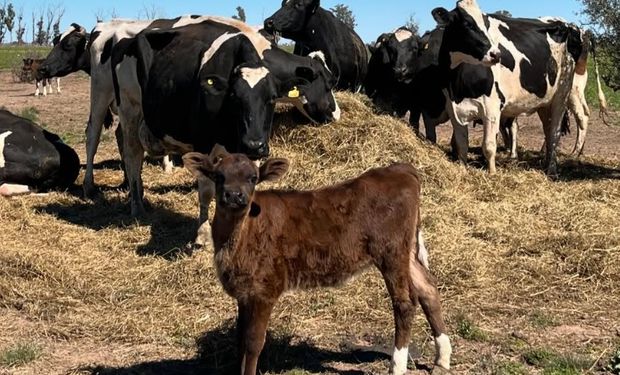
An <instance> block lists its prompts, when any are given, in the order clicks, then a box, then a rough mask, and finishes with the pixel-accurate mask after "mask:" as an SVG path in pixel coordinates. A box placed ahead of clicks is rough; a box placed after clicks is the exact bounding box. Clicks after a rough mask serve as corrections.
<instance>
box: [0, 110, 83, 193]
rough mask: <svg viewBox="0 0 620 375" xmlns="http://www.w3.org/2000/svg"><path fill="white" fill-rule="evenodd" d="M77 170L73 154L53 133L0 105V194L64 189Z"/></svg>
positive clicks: (76, 173) (77, 166)
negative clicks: (1, 107) (0, 107)
mask: <svg viewBox="0 0 620 375" xmlns="http://www.w3.org/2000/svg"><path fill="white" fill-rule="evenodd" d="M79 171H80V159H79V158H78V156H77V154H76V153H75V151H74V150H73V149H72V148H71V147H69V146H67V145H66V144H64V143H63V142H62V140H60V138H59V137H58V136H57V135H56V134H52V133H50V132H48V131H46V130H44V129H42V128H41V127H40V126H38V125H36V124H35V123H33V122H32V121H30V120H27V119H25V118H22V117H19V116H16V115H14V114H12V113H11V112H9V111H7V110H3V109H0V195H3V196H9V195H15V194H24V193H28V192H30V191H31V190H35V191H47V190H51V189H66V188H68V187H70V186H71V185H72V184H73V182H74V181H75V179H76V178H77V176H78V173H79Z"/></svg>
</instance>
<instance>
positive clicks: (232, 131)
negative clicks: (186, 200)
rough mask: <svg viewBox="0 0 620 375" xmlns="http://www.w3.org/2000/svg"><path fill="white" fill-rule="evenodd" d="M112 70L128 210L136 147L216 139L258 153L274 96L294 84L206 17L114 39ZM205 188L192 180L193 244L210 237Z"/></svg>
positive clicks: (209, 190) (187, 146) (199, 145)
mask: <svg viewBox="0 0 620 375" xmlns="http://www.w3.org/2000/svg"><path fill="white" fill-rule="evenodd" d="M269 46H270V44H269V42H266V43H265V44H264V45H263V47H264V48H260V49H259V51H264V50H267V49H269ZM112 69H113V70H112V71H113V73H114V74H113V82H114V85H115V90H116V102H117V103H118V105H119V116H120V123H121V128H122V130H123V139H124V145H123V159H124V160H125V166H126V171H127V176H128V179H129V183H130V185H129V186H130V195H131V196H130V198H131V211H132V214H133V215H139V214H140V213H141V212H142V211H143V210H144V209H143V204H142V181H141V177H140V174H141V168H142V158H143V152H144V150H146V151H147V152H149V153H150V154H151V155H163V154H165V153H177V154H184V153H186V152H189V151H200V152H208V151H209V150H210V149H211V148H212V147H213V145H214V144H215V143H220V144H222V143H223V144H226V147H227V148H230V149H233V150H237V151H239V152H243V153H246V154H248V155H249V156H251V157H254V158H260V157H263V156H266V155H268V153H269V146H268V142H269V136H270V133H271V125H272V120H273V112H274V105H275V101H276V99H278V98H279V97H281V96H283V95H286V94H287V93H289V92H291V91H294V87H295V86H296V85H297V84H298V83H299V82H297V81H296V80H290V81H288V82H284V83H282V82H280V81H279V80H278V79H277V78H276V77H275V76H274V75H273V74H272V73H271V72H270V71H269V70H268V69H267V68H266V67H265V65H264V64H263V61H262V60H261V57H260V52H257V47H256V46H255V45H254V44H253V43H252V41H250V39H249V38H248V36H247V35H245V34H244V33H243V32H241V31H240V30H239V29H238V28H236V27H234V26H231V25H229V24H225V23H220V22H217V21H216V20H213V19H211V20H206V21H203V22H201V23H198V24H193V25H187V26H183V27H180V28H177V29H168V30H144V31H143V32H141V33H140V34H139V35H138V36H136V38H133V39H128V40H127V41H126V43H125V41H121V42H120V43H118V44H117V45H116V46H115V47H114V48H113V52H112ZM213 193H214V186H213V184H212V183H211V182H209V181H206V180H205V181H202V182H200V183H199V194H200V202H201V203H200V207H201V209H200V212H201V214H200V224H201V229H200V230H199V236H198V238H197V240H196V243H197V244H199V245H202V244H204V243H205V242H206V241H207V240H208V239H209V238H210V234H209V224H208V222H206V220H207V213H208V205H209V202H210V201H211V199H212V197H213ZM203 224H204V225H203Z"/></svg>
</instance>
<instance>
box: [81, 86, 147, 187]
mask: <svg viewBox="0 0 620 375" xmlns="http://www.w3.org/2000/svg"><path fill="white" fill-rule="evenodd" d="M93 95H94V96H95V97H93ZM111 102H112V99H111V98H110V97H109V95H108V94H107V91H106V90H104V89H102V90H101V92H98V93H97V92H92V91H91V102H90V103H91V104H90V116H89V119H88V124H87V125H86V173H85V174H84V185H83V188H84V196H85V197H93V196H94V195H95V193H96V188H95V178H94V164H95V154H97V149H98V148H99V142H100V140H101V131H102V130H103V123H104V121H105V118H106V116H107V114H108V111H109V107H110V103H111ZM119 126H120V125H119ZM136 134H137V131H136ZM117 141H118V140H117ZM121 160H122V159H121Z"/></svg>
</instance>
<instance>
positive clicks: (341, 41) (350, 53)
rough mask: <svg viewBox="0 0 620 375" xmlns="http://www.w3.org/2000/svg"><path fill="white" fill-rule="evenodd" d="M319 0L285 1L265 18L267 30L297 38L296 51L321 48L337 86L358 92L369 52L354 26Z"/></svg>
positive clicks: (309, 51)
mask: <svg viewBox="0 0 620 375" xmlns="http://www.w3.org/2000/svg"><path fill="white" fill-rule="evenodd" d="M320 3H321V2H320V0H295V1H290V0H283V1H282V8H280V10H278V11H277V12H276V13H274V14H273V15H272V16H271V17H269V18H267V19H266V20H265V23H264V26H265V30H266V31H268V32H271V33H281V34H282V36H283V37H284V38H288V39H292V40H294V41H295V54H296V55H301V56H307V55H309V54H310V53H311V52H313V51H321V52H322V53H323V54H324V55H325V58H326V60H327V66H328V67H329V69H330V70H331V72H332V74H334V76H335V77H337V82H338V83H337V85H336V87H337V88H338V89H341V90H350V91H359V90H360V89H361V87H362V85H363V83H364V78H365V77H366V73H367V71H368V51H367V50H366V45H365V44H364V42H362V39H361V38H360V37H359V35H357V33H355V31H354V30H353V29H351V28H350V27H349V26H347V25H346V24H345V23H343V22H342V21H340V20H338V19H337V18H336V17H335V16H334V15H333V14H332V13H331V12H329V11H327V10H325V9H323V8H321V6H320V5H321V4H320Z"/></svg>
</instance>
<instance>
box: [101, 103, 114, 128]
mask: <svg viewBox="0 0 620 375" xmlns="http://www.w3.org/2000/svg"><path fill="white" fill-rule="evenodd" d="M113 123H114V117H113V116H112V110H110V107H108V110H107V111H106V113H105V118H104V119H103V127H104V128H106V129H110V127H111V126H112V124H113Z"/></svg>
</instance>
